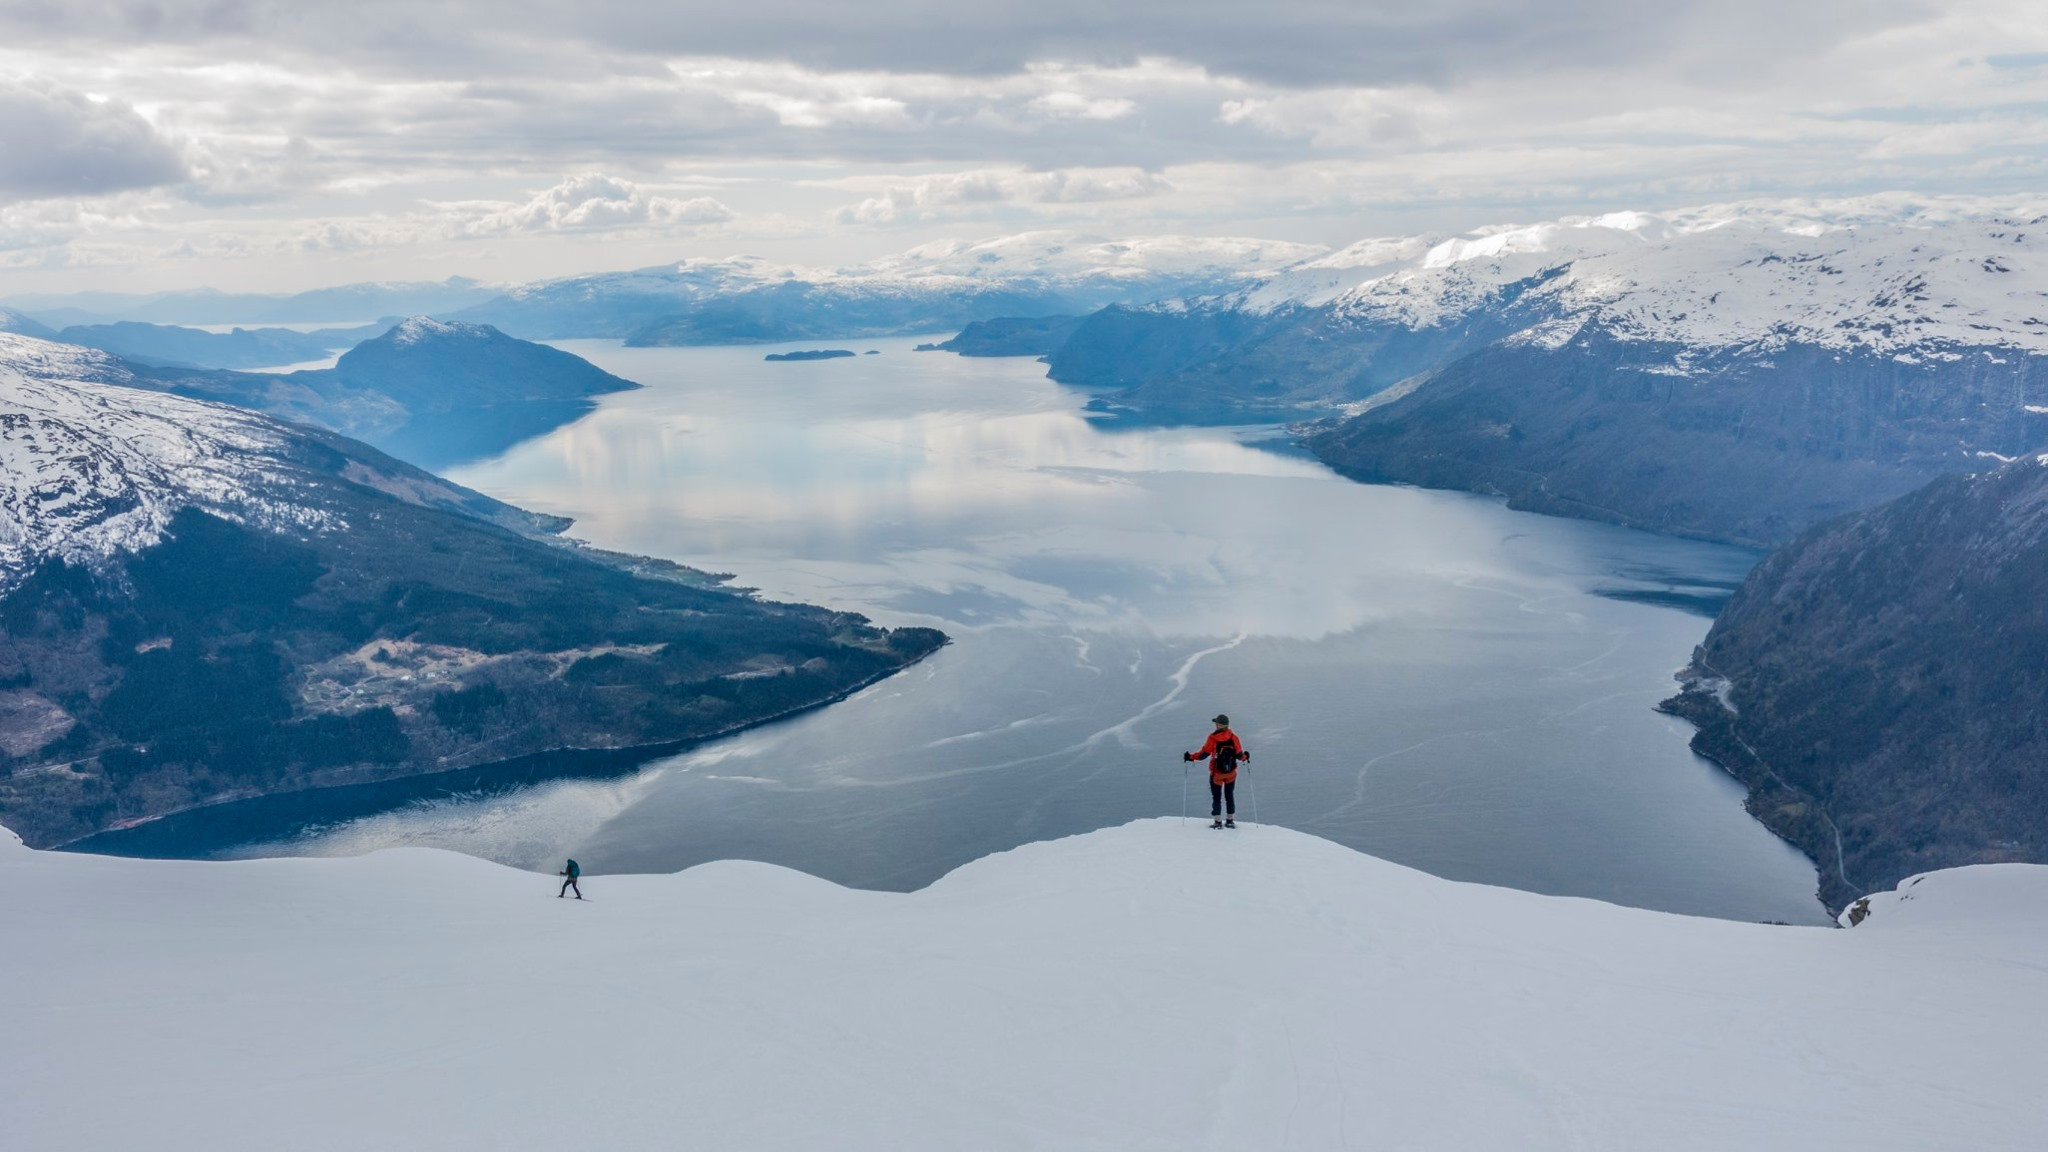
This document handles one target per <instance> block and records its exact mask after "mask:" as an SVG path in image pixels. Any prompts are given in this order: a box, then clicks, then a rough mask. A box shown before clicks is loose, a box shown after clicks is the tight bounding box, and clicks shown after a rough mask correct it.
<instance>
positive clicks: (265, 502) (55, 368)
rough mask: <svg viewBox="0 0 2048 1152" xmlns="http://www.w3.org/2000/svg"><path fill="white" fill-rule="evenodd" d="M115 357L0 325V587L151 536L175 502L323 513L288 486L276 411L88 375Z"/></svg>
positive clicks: (263, 514) (303, 515)
mask: <svg viewBox="0 0 2048 1152" xmlns="http://www.w3.org/2000/svg"><path fill="white" fill-rule="evenodd" d="M111 359H112V358H111V357H107V356H105V354H104V353H95V352H90V351H88V350H85V349H73V348H71V347H69V346H67V345H57V344H45V343H43V342H41V341H35V340H31V339H29V338H27V337H21V336H10V335H5V334H0V595H5V594H6V593H7V592H8V591H9V590H11V589H12V588H13V587H14V586H15V585H16V584H18V583H19V582H20V581H21V580H22V579H23V578H25V577H26V576H27V574H28V573H29V571H30V570H31V569H33V568H34V567H35V566H36V565H38V564H40V563H42V561H43V560H45V559H47V558H50V557H57V558H60V559H62V560H64V561H65V562H66V563H69V564H75V565H82V566H86V567H98V566H100V565H102V564H103V563H104V562H105V561H107V560H109V559H111V558H113V557H114V556H115V555H117V554H119V553H122V552H137V551H140V550H142V549H144V548H147V547H149V546H151V545H153V544H155V543H156V542H157V541H158V540H160V539H162V536H163V531H164V528H165V526H166V525H168V524H169V523H170V521H171V517H172V516H173V515H175V514H176V513H177V512H178V511H179V510H181V509H183V508H188V507H192V508H200V509H203V510H205V511H208V512H211V513H213V514H215V515H219V516H224V517H227V518H229V519H233V520H237V521H241V520H255V521H258V522H264V523H275V522H279V521H289V522H293V523H296V524H298V525H300V526H302V527H306V528H309V529H318V528H321V527H326V526H328V525H329V524H330V522H331V520H330V517H329V515H328V514H327V513H325V512H322V511H320V510H317V509H313V508H308V507H305V506H302V505H299V504H295V503H293V502H292V501H291V500H290V499H289V497H288V496H287V495H286V491H287V490H288V489H289V488H290V487H291V486H292V484H293V482H294V481H293V469H291V468H289V467H288V466H287V465H286V462H285V460H284V459H283V457H284V456H285V454H286V448H287V440H286V438H285V437H284V436H283V435H281V434H280V431H279V429H278V427H277V425H276V424H275V422H273V421H270V420H267V419H264V418H263V417H260V416H257V415H256V414H255V413H252V412H247V411H244V410H242V409H239V408H230V407H228V406H226V405H223V404H208V403H204V402H201V401H196V400H187V399H184V398H182V397H178V396H169V395H164V394H161V393H153V392H143V391H138V390H136V389H132V388H121V387H109V386H108V385H106V384H102V383H95V382H92V376H93V375H95V374H98V373H101V372H106V371H107V370H108V369H109V368H110V367H114V366H111V365H110V364H109V363H108V362H109V361H110V360H111ZM115 370H118V369H117V368H116V369H115ZM109 374H111V373H109Z"/></svg>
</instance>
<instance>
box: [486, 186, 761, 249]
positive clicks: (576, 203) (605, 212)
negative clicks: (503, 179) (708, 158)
mask: <svg viewBox="0 0 2048 1152" xmlns="http://www.w3.org/2000/svg"><path fill="white" fill-rule="evenodd" d="M733 216H734V213H733V211H732V209H730V208H728V207H726V206H725V205H724V204H722V203H720V202H719V201H717V200H715V199H713V198H712V197H709V196H693V197H690V198H689V199H678V198H676V197H673V196H657V195H653V194H651V193H649V192H647V191H646V190H645V189H643V188H641V187H640V186H639V185H638V184H635V183H633V182H632V181H630V180H621V179H619V178H618V177H615V176H606V175H603V174H601V173H596V172H587V173H584V174H583V175H580V176H571V177H570V178H568V179H567V180H564V181H562V182H561V183H560V184H557V185H555V186H554V187H552V188H549V189H547V190H546V191H544V192H542V193H540V194H539V195H537V196H535V197H534V198H533V199H531V200H528V201H526V202H525V203H524V204H514V205H506V206H504V207H499V208H496V209H494V210H489V211H485V212H482V213H481V214H478V215H475V216H474V217H473V218H471V219H469V220H468V221H466V222H464V223H463V224H461V225H460V229H459V230H460V232H461V234H463V235H466V236H490V235H497V234H501V233H507V232H540V231H548V232H603V231H611V230H614V229H621V228H682V227H689V226H693V225H701V224H722V223H724V222H725V221H727V220H731V219H732V218H733Z"/></svg>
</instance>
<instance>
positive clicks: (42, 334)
mask: <svg viewBox="0 0 2048 1152" xmlns="http://www.w3.org/2000/svg"><path fill="white" fill-rule="evenodd" d="M0 333H13V334H14V335H16V336H33V337H35V338H36V339H38V340H52V339H55V338H56V335H57V334H56V333H55V332H52V331H50V329H49V327H48V326H47V325H44V324H39V323H37V322H36V321H35V320H34V319H33V318H31V317H28V316H24V315H22V314H21V313H19V312H16V311H14V310H13V309H12V308H0Z"/></svg>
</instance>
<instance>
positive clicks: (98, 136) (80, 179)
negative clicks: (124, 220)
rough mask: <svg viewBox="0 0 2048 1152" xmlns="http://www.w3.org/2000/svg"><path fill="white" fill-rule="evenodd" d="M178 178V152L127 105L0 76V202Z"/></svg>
mask: <svg viewBox="0 0 2048 1152" xmlns="http://www.w3.org/2000/svg"><path fill="white" fill-rule="evenodd" d="M185 176H186V171H185V164H184V161H183V160H182V159H181V158H180V156H179V154H178V149H177V147H176V146H175V145H174V144H172V143H171V142H170V141H169V140H166V139H164V137H163V136H162V135H160V134H159V133H158V132H157V130H156V128H155V126H154V125H152V124H151V123H150V122H149V121H148V120H145V119H144V118H143V117H142V115H141V114H140V113H138V112H136V110H135V109H134V108H133V107H132V106H130V105H129V104H127V103H124V102H122V101H120V100H112V99H105V98H101V97H95V96H92V95H89V94H87V93H85V92H80V91H77V90H75V89H71V88H66V87H64V86H62V85H60V84H58V83H56V82H55V81H52V80H50V79H48V78H46V77H38V76H29V77H26V78H16V79H10V78H8V77H6V76H4V75H0V197H7V196H12V197H16V198H20V199H37V198H42V197H53V196H98V195H104V194H106V193H110V192H124V191H127V190H129V189H133V188H149V187H154V186H157V185H161V184H171V183H175V182H177V181H180V180H183V179H185Z"/></svg>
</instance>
